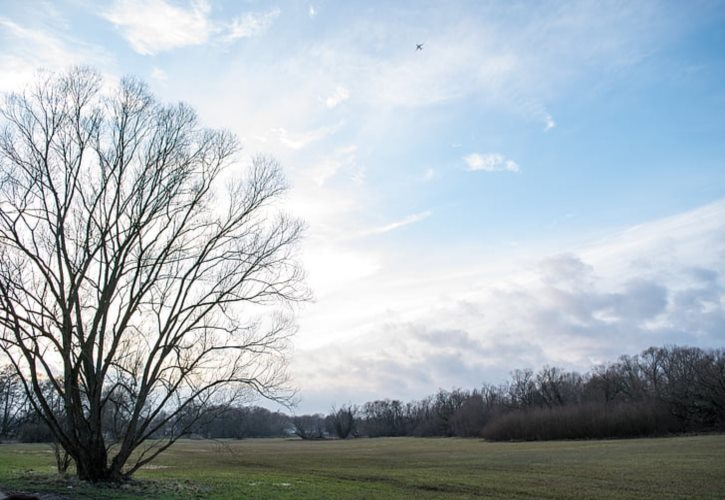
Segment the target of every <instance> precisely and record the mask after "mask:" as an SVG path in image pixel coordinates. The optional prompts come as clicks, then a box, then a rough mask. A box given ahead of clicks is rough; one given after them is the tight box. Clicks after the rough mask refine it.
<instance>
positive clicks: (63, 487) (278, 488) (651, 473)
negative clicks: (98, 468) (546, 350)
mask: <svg viewBox="0 0 725 500" xmlns="http://www.w3.org/2000/svg"><path fill="white" fill-rule="evenodd" d="M52 471H53V456H52V453H51V451H50V447H49V446H48V445H42V444H39V445H35V444H33V445H28V444H24V445H19V444H18V445H16V444H4V445H0V490H2V491H12V490H22V491H28V492H36V493H37V492H41V491H54V492H56V493H58V494H59V495H62V496H65V497H68V498H139V497H147V498H190V497H198V498H230V499H231V498H235V499H236V498H436V497H438V498H443V497H445V498H472V497H494V498H506V497H556V498H584V497H585V498H717V497H720V498H725V436H724V435H707V436H692V437H674V438H661V439H636V440H617V441H571V442H535V443H488V442H483V441H479V440H475V439H422V438H381V439H357V440H350V441H297V440H283V439H260V440H245V441H221V442H213V441H183V442H179V443H178V444H177V445H176V446H175V447H174V448H172V450H171V451H169V452H168V453H166V454H165V455H162V456H161V457H160V458H159V459H158V461H157V462H156V463H155V464H154V465H153V466H151V467H149V468H148V469H146V470H142V471H140V472H139V473H138V474H137V478H138V479H139V480H141V481H139V482H137V483H136V484H133V485H130V486H126V487H124V488H118V489H113V488H103V489H98V488H93V487H90V486H87V485H84V484H80V483H78V482H76V481H70V480H67V479H66V480H61V479H56V478H54V477H53V476H52V474H51V473H52Z"/></svg>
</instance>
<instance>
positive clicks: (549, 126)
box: [544, 115, 556, 132]
mask: <svg viewBox="0 0 725 500" xmlns="http://www.w3.org/2000/svg"><path fill="white" fill-rule="evenodd" d="M554 127H556V122H554V118H553V117H552V116H551V115H546V127H544V132H548V131H549V130H551V129H552V128H554Z"/></svg>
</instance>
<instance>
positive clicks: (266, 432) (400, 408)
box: [0, 346, 725, 442]
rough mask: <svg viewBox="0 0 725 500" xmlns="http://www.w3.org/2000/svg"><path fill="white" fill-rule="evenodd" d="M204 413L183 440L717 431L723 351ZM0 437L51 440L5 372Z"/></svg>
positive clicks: (182, 421)
mask: <svg viewBox="0 0 725 500" xmlns="http://www.w3.org/2000/svg"><path fill="white" fill-rule="evenodd" d="M208 410H209V409H208V408H205V415H204V418H198V415H196V414H195V408H194V407H193V406H190V407H189V408H188V409H187V410H186V412H187V414H188V415H182V416H181V418H179V419H177V420H175V421H174V422H175V424H174V425H178V426H179V427H180V428H183V429H184V432H185V434H186V435H189V436H197V437H202V438H234V439H241V438H247V437H272V436H292V435H296V436H298V437H300V438H302V439H325V438H330V437H336V438H340V439H345V438H350V437H360V436H367V437H380V436H459V437H482V438H486V439H489V440H545V439H588V438H607V437H635V436H657V435H664V434H669V433H682V432H700V431H725V350H723V349H717V350H713V349H710V350H704V349H699V348H692V347H676V346H667V347H660V348H658V347H651V348H649V349H647V350H646V351H644V352H642V353H641V354H639V355H636V356H621V357H620V358H619V359H618V360H617V361H614V362H611V363H607V364H603V365H599V366H596V367H595V368H593V369H592V370H591V371H590V372H589V373H586V374H579V373H576V372H571V371H566V370H563V369H561V368H556V367H550V366H545V367H543V368H541V369H540V370H539V371H537V372H534V371H533V370H530V369H524V370H514V371H513V372H512V373H511V377H510V378H509V380H507V381H506V382H504V383H503V384H500V385H490V384H484V385H483V386H482V387H480V388H477V389H473V390H462V389H453V390H450V391H448V390H440V391H438V392H437V393H436V394H433V395H431V396H429V397H427V398H424V399H422V400H420V401H411V402H408V403H404V402H402V401H398V400H390V399H384V400H377V401H370V402H367V403H365V404H363V405H360V406H352V405H346V406H341V407H340V408H339V409H335V408H333V409H332V410H331V412H330V413H329V414H328V415H323V414H313V415H297V416H293V417H289V416H287V415H285V414H283V413H279V412H271V411H269V410H267V409H264V408H260V407H254V406H253V407H229V406H219V407H217V408H215V409H214V410H215V411H212V412H209V411H208ZM120 414H122V413H120V412H119V413H117V412H114V411H113V408H112V407H109V410H108V411H107V412H106V413H105V414H104V416H103V418H104V419H107V421H108V425H107V426H106V428H108V429H114V428H116V426H115V425H114V422H115V421H114V419H117V418H119V415H120ZM187 421H188V422H187ZM169 425H171V424H169ZM167 427H168V426H167ZM167 427H164V426H162V427H160V429H159V431H158V433H159V436H158V437H162V436H163V435H164V433H178V432H179V429H171V428H167ZM118 428H119V429H122V428H123V425H120V426H119V427H118ZM0 431H1V433H0V438H3V439H18V440H21V441H26V442H30V441H48V440H49V439H50V433H49V431H48V429H47V428H46V426H45V424H44V423H43V422H42V420H41V419H39V418H38V417H37V416H35V415H34V413H33V411H32V406H31V405H30V404H28V402H27V400H26V399H25V395H24V392H23V391H22V387H21V386H20V382H19V380H18V379H17V377H15V376H14V374H13V373H12V371H9V370H8V371H0Z"/></svg>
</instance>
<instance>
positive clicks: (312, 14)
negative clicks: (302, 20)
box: [307, 5, 317, 19]
mask: <svg viewBox="0 0 725 500" xmlns="http://www.w3.org/2000/svg"><path fill="white" fill-rule="evenodd" d="M307 15H309V16H310V19H312V18H314V17H315V16H316V15H317V10H315V7H314V6H313V5H310V8H309V9H308V10H307Z"/></svg>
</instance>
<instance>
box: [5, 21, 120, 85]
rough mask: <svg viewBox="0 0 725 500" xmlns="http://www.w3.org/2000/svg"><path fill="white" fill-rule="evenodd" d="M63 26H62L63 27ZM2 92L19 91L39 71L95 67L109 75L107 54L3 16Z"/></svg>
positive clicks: (62, 35)
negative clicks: (73, 66) (40, 69)
mask: <svg viewBox="0 0 725 500" xmlns="http://www.w3.org/2000/svg"><path fill="white" fill-rule="evenodd" d="M61 24H62V23H61ZM0 44H2V46H3V50H2V51H0V74H2V78H0V91H12V90H18V89H19V88H20V87H22V86H23V85H25V84H26V83H28V82H30V81H31V80H32V79H33V78H34V76H35V75H36V72H37V70H38V69H39V68H42V69H45V70H50V71H63V70H66V69H67V68H68V67H69V66H72V65H88V64H91V65H95V66H96V67H98V69H99V70H100V71H104V70H105V72H108V67H109V66H110V62H109V57H108V56H107V54H106V53H105V52H103V51H101V50H100V49H98V48H97V47H93V46H89V45H87V44H85V43H82V42H79V41H78V40H76V39H74V38H71V37H69V36H67V35H66V34H65V33H64V32H62V31H61V32H55V31H51V30H47V29H36V28H32V27H28V26H24V25H21V24H18V23H16V22H14V21H12V20H10V19H8V18H5V17H2V16H0Z"/></svg>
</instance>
